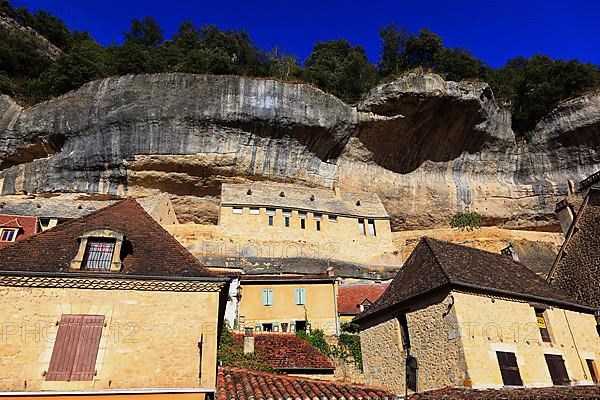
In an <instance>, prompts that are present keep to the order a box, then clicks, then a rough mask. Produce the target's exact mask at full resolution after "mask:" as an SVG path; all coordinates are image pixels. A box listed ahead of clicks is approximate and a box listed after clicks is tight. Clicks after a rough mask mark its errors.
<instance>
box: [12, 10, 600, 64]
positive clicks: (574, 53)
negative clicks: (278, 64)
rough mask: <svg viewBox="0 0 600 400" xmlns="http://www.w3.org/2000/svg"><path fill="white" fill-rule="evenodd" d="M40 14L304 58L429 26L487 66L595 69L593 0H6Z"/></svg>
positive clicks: (104, 37) (118, 38) (102, 31)
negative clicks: (547, 64) (553, 63)
mask: <svg viewBox="0 0 600 400" xmlns="http://www.w3.org/2000/svg"><path fill="white" fill-rule="evenodd" d="M12 3H13V5H14V6H26V7H28V8H29V9H31V10H33V11H36V10H38V9H45V10H48V11H50V12H51V13H53V14H55V15H57V16H58V17H60V18H61V19H62V20H63V21H65V22H66V23H67V25H68V26H69V27H70V28H72V29H77V30H85V31H88V32H90V34H91V35H92V36H93V37H94V38H95V39H96V40H98V41H99V42H101V43H103V44H105V45H108V44H110V43H112V42H116V43H121V42H122V40H123V32H124V31H126V30H128V28H129V24H130V21H131V19H132V18H136V17H137V18H142V17H144V16H146V15H151V16H153V17H155V18H156V20H157V21H158V22H159V23H160V24H161V26H162V28H163V30H164V31H165V37H169V36H170V35H171V34H172V33H173V32H175V31H176V29H177V26H178V25H179V23H181V22H182V21H184V20H186V19H190V20H192V21H193V22H194V23H196V24H211V23H212V24H216V25H217V26H219V27H220V28H222V29H228V28H232V29H246V30H247V31H248V32H249V33H250V36H251V38H252V39H253V41H254V43H255V44H257V45H258V46H260V47H262V48H264V49H271V48H273V47H275V46H278V47H280V48H281V49H283V50H284V51H285V52H288V53H294V54H296V55H298V56H299V57H300V59H302V60H303V59H304V58H305V57H306V56H307V55H308V54H309V53H310V51H311V49H312V46H313V45H314V43H316V42H317V41H325V40H330V39H339V38H344V39H347V40H348V41H350V42H351V43H352V44H355V45H356V44H360V45H362V46H364V47H365V49H366V50H367V54H368V56H369V58H370V59H371V60H372V61H377V58H378V54H379V50H380V40H379V37H378V34H377V32H378V30H379V28H380V27H382V26H384V25H386V24H388V23H390V22H394V23H395V24H396V25H397V26H402V27H405V28H406V29H407V30H409V31H411V32H412V31H418V30H419V29H420V28H424V27H426V28H429V29H431V30H432V31H434V32H436V33H437V34H439V35H440V36H442V38H443V39H444V43H445V44H446V45H448V46H451V47H463V48H467V49H469V50H470V51H471V52H472V54H473V55H475V56H476V57H479V58H480V59H482V60H484V61H485V62H486V63H488V64H489V65H491V66H493V67H497V66H500V65H503V64H504V63H505V62H506V61H507V60H509V59H511V58H513V57H516V56H520V55H522V56H525V57H529V56H531V55H533V54H536V53H543V54H548V55H550V56H551V57H553V58H563V59H572V58H577V59H579V60H580V61H584V62H594V63H596V64H600V23H599V22H598V21H599V19H600V1H596V0H590V1H583V0H572V1H558V0H515V1H512V0H507V1H501V0H496V1H493V0H459V1H453V0H396V1H392V0H389V1H388V0H381V1H379V0H371V1H338V0H332V1H329V0H324V1H316V0H305V1H295V0H254V1H241V0H185V1H184V0H181V1H178V0H171V1H166V0H144V1H141V0H13V1H12Z"/></svg>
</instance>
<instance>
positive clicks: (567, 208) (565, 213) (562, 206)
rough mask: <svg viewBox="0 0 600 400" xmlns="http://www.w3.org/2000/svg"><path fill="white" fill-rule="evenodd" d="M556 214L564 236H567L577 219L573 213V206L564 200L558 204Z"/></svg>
mask: <svg viewBox="0 0 600 400" xmlns="http://www.w3.org/2000/svg"><path fill="white" fill-rule="evenodd" d="M554 212H555V213H556V216H557V217H558V222H559V223H560V229H562V232H563V235H564V236H566V235H567V232H568V231H569V228H570V227H571V224H572V223H573V218H575V214H574V213H573V206H572V205H571V204H570V203H569V201H568V200H567V199H564V200H561V201H560V202H558V204H557V205H556V209H555V211H554Z"/></svg>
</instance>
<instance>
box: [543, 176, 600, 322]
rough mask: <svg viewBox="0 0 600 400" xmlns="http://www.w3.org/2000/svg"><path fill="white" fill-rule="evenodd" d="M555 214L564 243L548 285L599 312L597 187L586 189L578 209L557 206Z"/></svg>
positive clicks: (599, 195) (599, 208) (599, 213)
mask: <svg viewBox="0 0 600 400" xmlns="http://www.w3.org/2000/svg"><path fill="white" fill-rule="evenodd" d="M558 214H559V216H560V220H561V222H562V223H561V226H563V227H564V233H565V241H564V243H563V245H562V247H561V249H560V251H559V253H558V255H557V256H556V260H555V261H554V264H553V265H552V269H551V270H550V273H549V274H548V281H549V282H550V284H551V285H552V286H555V287H556V288H558V289H560V290H562V291H564V292H565V293H567V294H569V295H570V296H572V297H574V298H575V299H577V300H578V301H580V302H582V303H585V304H589V305H592V306H594V307H598V308H600V186H592V187H590V188H589V189H588V190H587V191H586V195H585V196H584V197H583V201H582V202H581V204H580V205H575V204H571V202H570V201H565V202H561V203H559V208H558ZM599 324H600V319H599ZM599 331H600V329H599Z"/></svg>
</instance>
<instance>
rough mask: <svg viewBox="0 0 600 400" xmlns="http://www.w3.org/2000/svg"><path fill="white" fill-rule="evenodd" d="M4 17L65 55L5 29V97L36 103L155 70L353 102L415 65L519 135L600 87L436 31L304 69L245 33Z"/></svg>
mask: <svg viewBox="0 0 600 400" xmlns="http://www.w3.org/2000/svg"><path fill="white" fill-rule="evenodd" d="M0 15H4V16H6V17H9V18H12V19H13V20H15V21H17V22H18V23H19V24H21V25H22V26H27V27H30V28H33V29H35V30H36V31H37V32H38V33H40V34H41V35H43V36H44V37H45V38H46V39H48V40H49V41H50V42H51V43H52V44H54V45H55V46H56V47H58V48H59V49H61V50H62V52H63V53H62V54H61V55H60V56H59V57H57V58H56V59H54V58H52V57H48V55H47V54H44V52H43V51H41V49H40V44H39V43H36V41H35V39H34V38H32V37H30V36H27V35H25V34H23V33H22V32H19V31H13V30H10V29H7V28H6V27H3V26H2V25H0V93H6V94H9V95H11V96H13V97H15V98H16V99H17V100H19V101H21V102H23V103H29V104H33V103H37V102H40V101H43V100H47V99H49V98H51V97H54V96H58V95H61V94H63V93H65V92H67V91H69V90H72V89H75V88H77V87H79V86H81V85H82V84H83V83H85V82H88V81H90V80H94V79H99V78H103V77H108V76H112V75H123V74H129V73H136V74H139V73H157V72H187V73H208V74H238V75H244V76H251V77H274V78H278V79H285V80H290V81H304V82H309V83H312V84H314V85H316V86H318V87H319V88H321V89H323V90H325V91H327V92H330V93H332V94H334V95H336V96H337V97H339V98H340V99H342V100H344V101H346V102H355V101H357V100H359V99H360V97H361V96H362V95H363V94H364V93H365V92H366V91H367V90H369V89H370V88H372V87H373V86H374V85H376V84H377V83H379V82H381V81H383V80H390V79H393V78H394V77H396V76H398V75H400V74H402V73H404V72H406V71H409V70H411V69H414V68H417V67H418V68H422V69H423V70H429V71H432V72H435V73H438V74H440V75H441V76H442V77H444V78H445V79H447V80H455V81H458V80H463V79H477V80H484V81H487V82H489V84H490V86H491V87H492V90H493V91H494V93H495V96H496V99H497V100H498V101H499V103H500V104H501V105H503V106H505V107H509V108H510V109H511V111H512V114H513V128H514V129H515V131H516V132H518V133H520V134H521V135H525V133H526V132H530V131H533V130H534V128H535V125H536V123H537V122H538V121H539V120H540V119H541V118H543V117H544V116H545V115H546V114H547V113H548V112H549V111H550V110H551V109H552V108H553V107H555V106H556V104H558V102H560V101H561V100H564V99H567V98H570V97H573V96H576V95H578V94H581V93H583V92H585V91H588V90H591V89H595V88H599V87H600V69H599V67H598V66H597V65H594V64H591V63H581V62H579V61H577V60H571V61H563V60H552V59H550V58H549V57H547V56H544V55H535V56H533V57H531V58H529V59H526V58H523V57H517V58H514V59H512V60H510V61H508V62H507V63H506V65H504V66H502V67H500V68H495V69H494V68H490V67H488V66H486V65H485V63H483V62H482V61H481V60H479V59H477V58H476V57H474V56H473V55H471V54H470V53H469V51H468V50H465V49H461V48H449V47H446V46H444V44H443V41H442V38H441V37H440V36H438V35H436V34H435V33H433V32H431V31H429V30H426V29H423V30H421V31H420V32H419V33H418V34H415V33H411V34H409V33H408V32H407V31H406V30H404V29H401V28H397V27H395V26H394V25H393V24H391V25H388V26H385V27H383V28H382V29H381V30H380V31H379V36H380V38H381V41H382V47H381V53H380V57H379V61H378V63H377V64H373V63H371V62H369V60H368V59H367V56H366V53H365V49H364V48H363V47H362V46H356V45H352V44H350V43H349V42H347V41H346V40H331V41H326V42H318V43H316V44H315V45H314V47H313V50H312V52H311V54H310V55H309V56H308V57H307V59H306V60H304V62H303V63H301V62H299V61H298V59H297V58H296V57H295V56H294V55H292V54H286V53H285V52H282V51H281V50H280V49H277V48H275V49H273V50H271V51H268V52H267V51H265V50H263V49H260V48H258V47H256V46H255V45H254V44H253V43H252V40H251V38H250V36H249V34H248V32H246V31H243V30H242V31H236V30H226V31H223V30H220V29H219V28H218V27H216V26H214V25H206V26H202V27H197V26H195V25H194V24H193V23H192V22H190V21H185V22H183V23H182V24H181V25H180V27H179V29H178V31H177V32H176V33H175V34H174V35H173V36H172V37H171V38H170V39H165V38H164V36H163V31H162V29H161V27H160V26H159V25H158V24H157V23H156V21H155V20H154V19H153V18H151V17H146V18H143V19H134V20H133V21H132V23H131V27H130V30H129V32H126V33H125V41H124V43H123V44H121V45H110V46H108V47H103V46H101V45H100V44H98V43H97V42H96V41H94V39H93V38H91V37H90V36H89V35H88V34H87V33H81V32H76V31H73V32H72V31H70V30H69V29H68V28H67V26H66V25H65V24H64V23H63V22H62V21H60V20H59V19H58V18H56V17H54V16H52V15H50V14H48V13H46V12H44V11H39V12H37V13H35V14H31V13H30V12H29V11H28V10H27V9H25V8H14V7H12V6H11V4H10V3H9V1H8V0H0Z"/></svg>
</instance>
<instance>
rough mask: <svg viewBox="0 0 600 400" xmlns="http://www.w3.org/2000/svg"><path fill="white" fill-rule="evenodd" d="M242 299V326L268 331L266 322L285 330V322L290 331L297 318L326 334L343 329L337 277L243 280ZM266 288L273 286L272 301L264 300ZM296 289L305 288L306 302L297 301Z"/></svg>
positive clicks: (240, 306)
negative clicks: (337, 305) (265, 325)
mask: <svg viewBox="0 0 600 400" xmlns="http://www.w3.org/2000/svg"><path fill="white" fill-rule="evenodd" d="M240 287H241V299H240V301H239V310H238V316H239V321H238V324H237V325H238V327H239V329H240V330H243V329H244V328H245V327H249V328H256V327H259V330H264V328H263V324H271V325H273V329H274V330H275V327H277V331H279V332H283V328H282V326H281V324H282V323H287V324H288V326H287V332H290V331H291V329H292V326H294V324H295V323H296V322H297V321H306V322H307V323H310V325H311V328H312V329H321V330H323V331H324V332H325V334H326V335H336V334H337V333H338V331H339V325H338V321H337V307H336V296H337V294H336V292H337V283H336V282H335V280H334V279H331V280H330V281H328V282H327V281H326V282H322V281H320V282H314V281H310V280H304V281H303V280H296V281H287V280H281V281H277V280H270V281H269V280H267V281H263V282H260V281H259V282H257V281H245V280H244V279H242V280H241V281H240ZM263 289H271V290H272V293H273V298H272V304H271V305H265V304H264V302H263ZM296 289H304V290H305V300H306V301H305V304H296V301H295V291H296Z"/></svg>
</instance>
